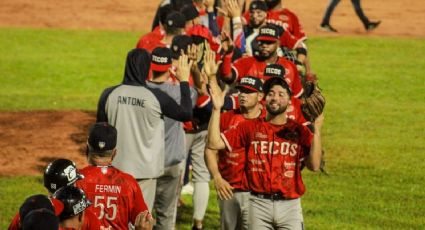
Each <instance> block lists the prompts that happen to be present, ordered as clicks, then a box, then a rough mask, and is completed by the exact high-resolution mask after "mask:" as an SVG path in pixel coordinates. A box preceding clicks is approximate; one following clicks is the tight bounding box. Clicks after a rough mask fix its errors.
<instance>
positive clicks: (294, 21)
mask: <svg viewBox="0 0 425 230" xmlns="http://www.w3.org/2000/svg"><path fill="white" fill-rule="evenodd" d="M285 13H286V14H287V16H288V17H289V20H290V22H291V27H292V31H291V33H292V34H293V35H294V36H295V37H296V39H297V40H301V41H302V40H305V39H306V38H307V37H306V35H305V33H304V31H303V28H302V26H301V24H300V20H298V17H297V15H296V14H294V13H293V12H291V11H290V10H287V9H286V11H285Z"/></svg>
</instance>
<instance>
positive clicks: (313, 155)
mask: <svg viewBox="0 0 425 230" xmlns="http://www.w3.org/2000/svg"><path fill="white" fill-rule="evenodd" d="M323 120H324V116H323V114H321V115H319V116H318V117H317V118H316V120H315V121H314V136H313V142H312V143H311V147H310V154H309V155H308V157H307V160H306V166H307V168H308V169H310V170H311V171H314V172H316V171H318V170H319V169H320V161H321V159H322V137H321V129H322V125H323Z"/></svg>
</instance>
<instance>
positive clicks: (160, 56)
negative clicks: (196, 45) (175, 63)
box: [151, 47, 171, 72]
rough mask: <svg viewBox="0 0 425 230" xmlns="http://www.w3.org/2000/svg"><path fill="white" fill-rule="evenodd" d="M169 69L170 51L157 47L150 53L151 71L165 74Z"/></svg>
mask: <svg viewBox="0 0 425 230" xmlns="http://www.w3.org/2000/svg"><path fill="white" fill-rule="evenodd" d="M170 67H171V50H170V49H168V48H166V47H157V48H155V49H154V50H153V51H152V61H151V70H152V71H156V72H166V71H168V69H170Z"/></svg>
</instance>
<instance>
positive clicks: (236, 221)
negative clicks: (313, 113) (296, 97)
mask: <svg viewBox="0 0 425 230" xmlns="http://www.w3.org/2000/svg"><path fill="white" fill-rule="evenodd" d="M262 85H263V83H262V82H261V80H260V79H258V78H255V77H250V76H246V77H244V78H242V79H241V81H240V83H239V84H238V85H237V86H236V87H237V88H238V89H239V91H240V94H239V97H238V99H239V105H240V108H239V109H237V110H231V111H229V112H226V113H223V114H222V116H221V120H220V131H221V132H224V131H225V130H227V129H230V128H234V127H237V126H238V124H239V123H240V122H242V121H244V120H250V119H257V118H259V117H264V115H265V110H263V109H262V105H261V103H260V102H261V100H262V99H263V93H262V91H263V89H262ZM217 158H218V162H217ZM205 161H206V163H207V166H208V169H209V170H210V173H211V175H212V178H213V180H214V184H215V187H216V190H217V194H218V197H219V198H220V199H219V207H220V221H221V229H229V230H231V229H234V230H236V229H248V221H249V212H248V211H249V210H248V209H249V194H250V193H249V188H248V181H247V178H246V174H245V164H246V161H245V149H244V148H240V149H234V150H233V151H231V152H230V151H227V150H220V151H218V156H217V151H215V150H211V149H208V148H207V149H206V151H205Z"/></svg>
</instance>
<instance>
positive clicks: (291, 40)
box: [280, 30, 303, 50]
mask: <svg viewBox="0 0 425 230" xmlns="http://www.w3.org/2000/svg"><path fill="white" fill-rule="evenodd" d="M302 41H303V40H301V39H298V38H297V37H295V36H293V35H292V34H291V33H289V32H288V31H286V30H285V31H284V32H283V34H282V36H281V37H280V45H281V46H285V47H287V48H289V49H291V50H293V49H295V48H296V47H298V45H299V44H301V42H302Z"/></svg>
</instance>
